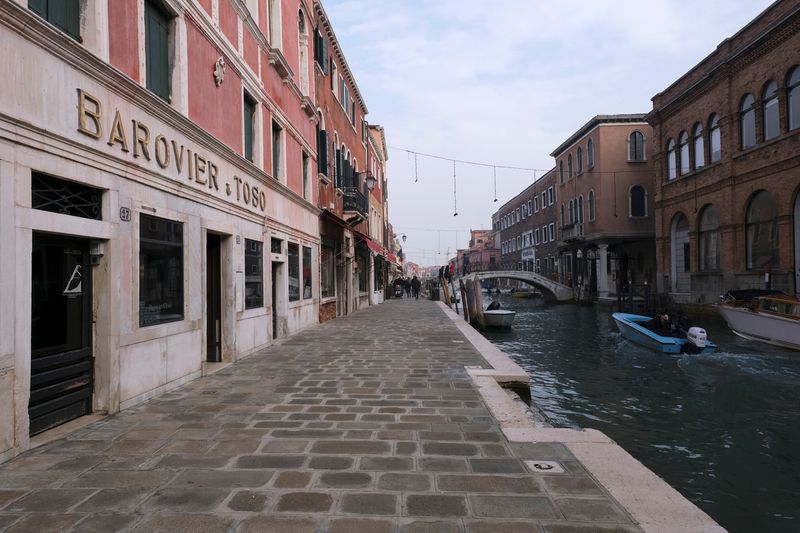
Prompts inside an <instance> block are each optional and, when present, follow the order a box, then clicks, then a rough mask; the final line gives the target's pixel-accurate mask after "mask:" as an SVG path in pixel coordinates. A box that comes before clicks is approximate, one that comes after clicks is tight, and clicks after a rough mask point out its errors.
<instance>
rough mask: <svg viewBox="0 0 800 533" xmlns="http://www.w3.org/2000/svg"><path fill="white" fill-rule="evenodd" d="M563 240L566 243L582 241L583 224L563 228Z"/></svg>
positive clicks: (567, 225) (568, 225) (566, 225)
mask: <svg viewBox="0 0 800 533" xmlns="http://www.w3.org/2000/svg"><path fill="white" fill-rule="evenodd" d="M561 240H562V241H564V242H572V241H582V240H583V224H582V223H580V222H578V223H575V224H565V225H564V226H561Z"/></svg>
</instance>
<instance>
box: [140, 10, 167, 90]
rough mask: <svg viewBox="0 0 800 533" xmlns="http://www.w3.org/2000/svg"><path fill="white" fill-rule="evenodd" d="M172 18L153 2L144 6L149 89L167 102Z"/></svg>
mask: <svg viewBox="0 0 800 533" xmlns="http://www.w3.org/2000/svg"><path fill="white" fill-rule="evenodd" d="M169 26H170V17H168V16H167V14H166V13H164V11H162V10H161V8H160V7H158V6H157V5H156V4H155V3H153V2H149V1H148V2H145V4H144V48H145V62H146V76H147V88H148V89H149V90H150V91H152V92H153V93H155V94H157V95H158V96H160V97H161V98H163V99H164V100H166V101H167V102H169V97H170V72H169Z"/></svg>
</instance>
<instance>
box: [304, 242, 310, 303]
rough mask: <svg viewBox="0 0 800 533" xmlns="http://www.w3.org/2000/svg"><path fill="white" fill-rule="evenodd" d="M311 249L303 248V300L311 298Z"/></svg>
mask: <svg viewBox="0 0 800 533" xmlns="http://www.w3.org/2000/svg"><path fill="white" fill-rule="evenodd" d="M311 267H312V265H311V248H309V247H308V246H303V300H308V299H309V298H311V270H312V268H311Z"/></svg>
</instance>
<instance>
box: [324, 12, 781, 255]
mask: <svg viewBox="0 0 800 533" xmlns="http://www.w3.org/2000/svg"><path fill="white" fill-rule="evenodd" d="M771 3H772V0H700V1H698V2H686V1H685V0H648V1H646V2H641V1H634V0H550V1H545V0H495V1H493V2H486V1H485V0H481V1H478V0H323V4H324V6H325V10H326V12H327V13H328V16H329V18H330V20H331V22H332V25H333V28H334V31H335V32H336V36H337V38H338V40H339V44H340V45H341V47H342V49H343V51H344V54H345V57H346V58H347V63H348V65H349V66H350V69H351V70H352V71H353V74H354V76H355V79H356V83H357V84H358V88H359V90H360V92H361V94H362V96H363V97H364V99H365V101H366V104H367V107H368V109H369V114H368V116H367V120H368V121H369V122H370V124H379V125H381V126H383V127H384V128H385V132H386V138H387V144H388V145H389V162H388V167H387V177H388V189H389V222H391V224H392V225H393V226H394V230H395V232H396V233H397V234H398V235H400V234H404V235H405V236H406V241H405V243H404V244H403V249H404V251H405V253H406V260H407V261H413V262H416V263H419V264H421V265H423V266H427V265H441V264H444V263H446V262H447V258H448V257H451V256H453V255H454V253H455V250H456V249H458V248H466V247H467V244H468V242H469V230H470V229H481V228H491V216H492V213H494V212H495V211H497V209H498V208H499V207H500V206H502V205H503V204H504V203H505V202H507V201H508V200H510V199H511V198H513V197H514V196H515V195H516V194H518V193H519V192H521V191H522V190H523V189H525V187H527V186H528V185H530V184H531V183H532V182H533V181H534V179H536V178H538V177H541V175H542V174H543V171H546V170H548V169H550V168H552V167H553V166H554V163H553V158H551V157H550V155H549V154H550V153H551V152H552V151H553V150H554V149H555V148H556V147H557V146H558V145H559V144H561V143H562V142H563V141H564V140H566V139H567V138H568V137H569V136H570V135H571V134H572V133H574V132H575V131H576V130H578V129H579V128H580V127H581V126H582V125H584V124H585V123H586V122H588V121H589V120H590V119H591V118H592V117H594V116H595V115H603V114H616V113H647V112H648V111H650V110H651V109H652V103H651V98H652V97H653V96H654V95H656V94H657V93H658V92H659V91H662V90H664V89H666V88H667V87H668V86H669V85H670V84H671V83H673V82H674V81H676V80H677V79H678V78H679V77H680V76H681V75H683V74H684V73H686V72H687V71H688V70H689V69H691V68H692V67H693V66H695V65H696V64H697V63H698V62H700V61H701V60H702V59H703V58H704V57H706V56H707V55H708V54H710V53H711V52H712V51H713V50H714V49H715V48H716V46H717V45H718V44H719V43H721V42H722V41H723V40H724V39H726V38H727V37H730V36H732V35H733V34H735V33H736V32H737V31H739V30H740V29H741V28H742V27H743V26H744V25H746V24H747V23H748V22H750V21H751V20H752V19H753V18H755V17H756V16H757V15H758V14H759V13H761V12H762V11H763V10H764V9H766V8H767V7H768V6H769V5H770V4H771ZM409 152H419V153H425V154H432V155H437V156H441V157H445V158H451V159H458V160H463V161H475V162H481V163H488V164H490V165H505V166H514V167H523V168H526V169H539V170H538V171H537V170H526V171H518V170H503V169H498V170H497V178H496V183H497V186H496V195H495V185H494V183H495V178H494V173H493V169H492V168H491V167H479V166H472V165H466V164H456V167H455V193H456V194H455V196H454V176H453V174H454V169H453V163H452V162H449V161H442V160H438V159H434V158H429V157H423V156H417V157H416V158H415V157H414V155H412V154H411V153H409ZM415 159H416V161H415ZM415 163H416V170H415ZM495 198H497V202H495V201H494V199H495ZM456 212H457V213H458V215H457V216H454V213H456Z"/></svg>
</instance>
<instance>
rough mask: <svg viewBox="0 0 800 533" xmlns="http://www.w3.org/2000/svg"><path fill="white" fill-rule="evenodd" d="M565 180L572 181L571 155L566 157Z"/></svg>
mask: <svg viewBox="0 0 800 533" xmlns="http://www.w3.org/2000/svg"><path fill="white" fill-rule="evenodd" d="M567 178H569V179H572V154H569V155H568V156H567Z"/></svg>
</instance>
